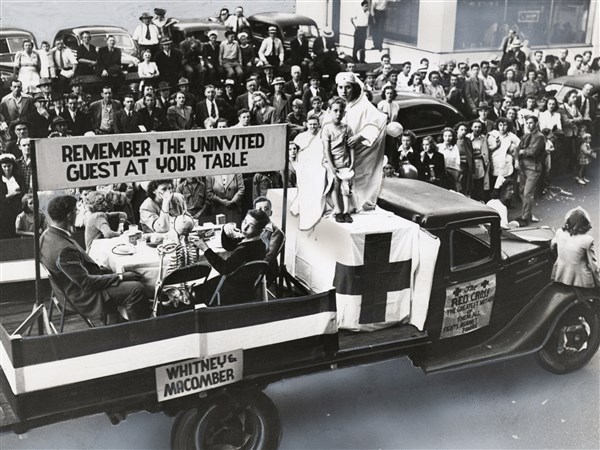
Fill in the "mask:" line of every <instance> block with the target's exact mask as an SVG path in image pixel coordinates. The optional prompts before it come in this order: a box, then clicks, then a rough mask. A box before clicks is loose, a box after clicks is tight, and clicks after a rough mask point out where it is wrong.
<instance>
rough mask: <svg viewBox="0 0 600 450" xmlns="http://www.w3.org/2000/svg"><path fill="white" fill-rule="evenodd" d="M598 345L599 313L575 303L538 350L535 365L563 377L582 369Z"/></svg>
mask: <svg viewBox="0 0 600 450" xmlns="http://www.w3.org/2000/svg"><path fill="white" fill-rule="evenodd" d="M599 345H600V314H599V313H598V311H597V309H595V308H593V307H592V306H591V305H589V304H588V303H585V302H582V303H579V304H577V305H575V306H573V307H572V308H570V309H569V310H567V311H566V312H565V313H564V314H563V315H562V316H561V317H560V318H559V320H558V322H557V323H556V326H555V327H554V329H553V330H552V334H551V335H550V338H549V339H548V341H547V342H546V344H545V345H544V347H543V348H542V349H541V350H539V351H538V353H537V355H536V357H537V361H538V363H539V364H540V365H541V366H542V367H543V368H544V369H546V370H548V371H549V372H552V373H555V374H559V375H562V374H565V373H569V372H574V371H575V370H578V369H581V368H582V367H583V366H585V365H586V364H587V363H588V362H590V360H591V359H592V358H593V357H594V355H595V354H596V351H598V346H599Z"/></svg>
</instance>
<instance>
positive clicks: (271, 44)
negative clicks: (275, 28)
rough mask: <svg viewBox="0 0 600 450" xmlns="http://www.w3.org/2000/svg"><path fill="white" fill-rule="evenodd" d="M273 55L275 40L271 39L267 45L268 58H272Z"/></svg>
mask: <svg viewBox="0 0 600 450" xmlns="http://www.w3.org/2000/svg"><path fill="white" fill-rule="evenodd" d="M272 54H273V39H269V43H268V45H267V51H266V52H265V55H266V56H271V55H272Z"/></svg>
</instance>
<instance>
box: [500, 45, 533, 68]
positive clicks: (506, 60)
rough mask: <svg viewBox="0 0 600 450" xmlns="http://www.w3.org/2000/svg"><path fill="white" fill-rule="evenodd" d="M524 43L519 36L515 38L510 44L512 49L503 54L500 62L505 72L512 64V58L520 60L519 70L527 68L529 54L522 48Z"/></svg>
mask: <svg viewBox="0 0 600 450" xmlns="http://www.w3.org/2000/svg"><path fill="white" fill-rule="evenodd" d="M522 47H523V44H522V43H521V40H520V39H519V38H515V39H513V41H512V43H511V44H510V49H509V50H508V51H507V52H505V53H504V54H503V55H502V61H501V62H500V70H501V71H502V72H504V71H505V70H506V69H507V68H508V66H510V65H511V60H513V59H516V60H517V61H518V62H519V70H524V69H525V61H526V60H527V55H525V53H524V52H523V50H521V48H522Z"/></svg>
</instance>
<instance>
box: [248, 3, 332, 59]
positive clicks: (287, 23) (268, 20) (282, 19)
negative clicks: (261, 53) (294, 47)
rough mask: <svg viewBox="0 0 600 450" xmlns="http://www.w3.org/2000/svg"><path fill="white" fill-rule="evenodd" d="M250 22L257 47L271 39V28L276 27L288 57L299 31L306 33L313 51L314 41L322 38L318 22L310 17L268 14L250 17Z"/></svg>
mask: <svg viewBox="0 0 600 450" xmlns="http://www.w3.org/2000/svg"><path fill="white" fill-rule="evenodd" d="M248 22H250V28H251V29H252V38H253V40H254V42H256V45H257V46H260V44H261V43H262V41H263V40H264V39H265V38H267V37H269V27H271V26H274V27H276V28H277V37H278V38H279V39H281V41H282V42H283V46H284V47H285V51H286V57H287V56H288V55H289V51H290V43H291V42H292V41H293V40H294V39H296V37H297V36H298V30H299V29H300V30H302V31H304V34H305V35H306V37H307V39H308V45H309V48H311V49H312V44H313V42H314V40H315V39H316V38H318V37H319V36H320V34H319V28H318V27H317V24H316V22H315V21H314V20H313V19H311V18H310V17H306V16H302V15H300V14H294V13H283V12H266V13H260V14H254V15H253V16H250V17H249V18H248ZM257 48H258V47H257Z"/></svg>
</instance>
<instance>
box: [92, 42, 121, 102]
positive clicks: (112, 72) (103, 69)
mask: <svg viewBox="0 0 600 450" xmlns="http://www.w3.org/2000/svg"><path fill="white" fill-rule="evenodd" d="M116 43H117V41H116V39H115V37H114V36H113V35H109V36H108V37H107V38H106V46H105V47H101V48H99V49H98V59H97V60H96V74H97V75H98V76H99V77H100V78H102V81H103V82H104V83H108V84H109V85H110V86H111V87H112V88H113V90H114V91H115V92H118V91H119V86H120V84H121V82H122V81H123V79H124V76H123V72H122V71H121V53H122V52H121V49H120V48H118V47H117V46H116Z"/></svg>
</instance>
